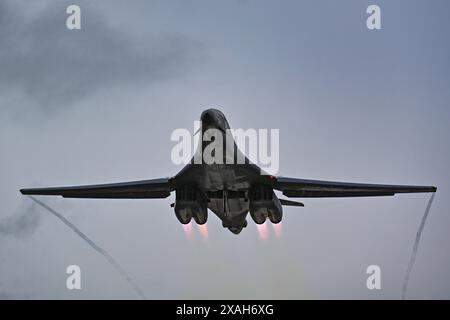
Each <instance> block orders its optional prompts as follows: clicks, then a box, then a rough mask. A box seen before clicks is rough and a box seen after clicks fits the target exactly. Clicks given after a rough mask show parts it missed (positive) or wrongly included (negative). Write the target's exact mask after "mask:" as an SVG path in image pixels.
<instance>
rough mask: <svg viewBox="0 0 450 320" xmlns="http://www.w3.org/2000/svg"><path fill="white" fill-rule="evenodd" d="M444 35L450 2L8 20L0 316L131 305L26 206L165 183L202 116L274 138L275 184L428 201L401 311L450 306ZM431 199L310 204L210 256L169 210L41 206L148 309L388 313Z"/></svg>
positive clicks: (3, 33) (129, 8)
mask: <svg viewBox="0 0 450 320" xmlns="http://www.w3.org/2000/svg"><path fill="white" fill-rule="evenodd" d="M69 4H78V5H79V6H80V7H81V12H82V18H81V19H82V21H81V26H82V29H81V31H69V30H67V29H66V26H65V19H66V17H67V15H66V13H65V10H66V7H67V6H68V5H69ZM369 4H378V5H379V6H380V7H381V19H382V29H381V30H376V31H370V30H368V29H367V28H366V17H367V14H366V8H367V6H368V5H369ZM449 19H450V2H449V1H447V0H434V1H431V2H430V1H425V0H422V1H415V0H411V1H406V0H403V1H381V0H377V1H364V0H345V1H331V0H330V1H324V0H322V1H317V0H314V1H313V0H309V1H256V0H247V1H237V0H236V1H205V0H203V1H201V0H183V1H181V0H179V1H175V0H171V1H143V0H142V1H138V0H136V1H132V2H125V1H113V0H109V1H105V0H103V1H100V0H98V1H82V0H77V1H48V0H39V1H32V2H31V1H12V0H0V152H1V157H0V176H1V179H0V208H1V210H0V298H3V299H5V298H6V299H16V298H31V299H41V298H57V299H80V298H87V299H98V298H106V299H108V298H113V299H117V298H125V299H133V298H138V296H136V294H135V292H133V291H132V289H130V287H129V286H128V284H127V283H126V282H125V281H124V280H123V278H121V277H120V276H119V275H118V274H117V272H116V271H115V270H114V269H113V268H112V267H111V266H110V265H109V264H108V263H107V262H106V261H105V260H104V259H103V258H102V257H101V256H99V255H98V254H97V253H96V252H94V251H93V250H92V249H91V248H90V247H89V246H88V245H87V244H86V243H85V242H83V241H82V240H81V239H80V238H78V237H77V236H76V235H75V234H74V233H72V232H71V231H70V230H69V229H67V227H66V226H65V225H63V224H62V223H61V222H60V221H58V220H57V219H55V218H54V217H53V216H51V215H49V213H47V212H45V211H43V210H42V209H41V208H40V207H36V206H34V205H33V204H32V202H31V201H30V199H28V198H26V197H24V196H21V195H20V194H19V191H18V190H19V189H20V188H22V187H33V186H58V185H61V186H62V185H77V184H91V183H102V182H119V181H130V180H139V179H148V178H157V177H164V176H170V175H173V174H175V173H176V172H177V171H178V170H179V169H180V167H179V166H175V165H173V164H172V162H171V160H170V151H171V148H172V147H173V143H172V142H171V141H170V134H171V132H172V131H173V130H174V129H176V128H187V129H191V128H192V126H193V121H194V120H197V119H198V118H199V116H200V113H201V111H202V110H204V109H206V108H209V107H216V108H219V109H221V110H222V111H223V112H224V113H225V115H226V116H227V118H228V120H229V122H230V124H231V126H232V127H236V128H278V129H280V138H281V146H280V170H279V173H280V175H284V176H292V177H299V178H311V179H327V180H343V181H355V182H369V183H370V182H373V183H394V184H422V185H436V186H437V187H438V192H437V194H436V197H435V201H434V203H433V207H432V208H431V213H430V216H429V220H428V222H427V225H426V226H425V230H424V232H423V235H422V243H421V246H420V248H419V253H418V256H417V262H416V265H415V267H414V269H413V272H412V274H411V282H410V285H409V291H408V295H407V297H408V298H426V299H438V298H447V299H448V298H450V277H449V275H448V272H449V270H450V241H449V240H450V236H449V230H450V210H449V208H450V196H449V188H450V170H449V163H450V152H449V138H450V125H449V120H450V106H449V101H450V90H448V87H449V83H450V62H449V57H450V45H449V39H450V24H449V22H448V21H449ZM191 130H192V129H191ZM429 196H430V195H429V194H412V195H398V196H395V197H380V198H360V199H305V200H304V202H305V208H300V209H296V208H287V209H286V210H285V214H284V220H283V235H282V237H281V238H280V239H278V238H276V237H275V234H274V231H273V229H272V228H269V237H268V239H267V240H266V241H261V240H260V239H259V238H258V233H257V230H256V227H255V225H254V223H249V226H248V228H247V229H245V230H244V231H243V232H242V233H241V234H240V235H239V236H235V235H233V234H231V233H230V232H229V231H228V230H225V229H223V228H222V226H221V224H220V221H219V220H218V219H217V218H216V217H214V216H211V217H210V219H209V222H208V230H209V240H208V241H207V242H205V241H203V240H202V239H201V238H200V235H199V233H198V232H197V231H196V230H194V231H196V232H195V234H194V238H193V239H192V240H190V241H188V240H186V238H185V236H184V234H183V229H182V227H181V225H180V223H179V222H178V221H177V219H176V217H175V215H174V213H173V211H172V209H171V208H170V207H169V204H170V203H171V202H172V201H173V195H172V196H171V197H170V198H168V199H164V200H81V199H62V198H59V197H58V198H42V199H43V200H44V201H45V202H46V203H48V204H49V205H50V206H52V207H53V208H55V209H56V210H58V211H60V212H61V213H63V214H64V215H65V216H66V217H67V218H69V219H70V220H71V221H72V222H73V223H74V224H76V225H77V226H78V227H79V228H80V229H81V230H82V231H83V232H84V233H86V234H87V235H89V236H90V237H91V238H92V239H93V240H94V241H96V242H97V243H98V244H99V245H100V246H102V247H104V248H105V249H107V250H108V251H109V252H110V253H111V254H112V255H113V256H114V257H115V258H116V260H118V261H119V262H120V263H121V264H122V266H123V267H124V268H125V269H126V270H127V272H128V273H129V274H131V275H132V277H133V279H134V280H135V282H137V283H138V284H139V286H140V287H141V288H142V290H143V291H144V292H145V293H146V295H147V296H148V297H149V298H153V299H164V298H166V299H168V298H178V299H185V298H190V299H197V298H200V299H201V298H203V299H210V298H225V299H227V298H246V299H247V298H255V299H257V298H287V299H315V298H323V299H336V298H338V299H342V298H344V299H346V298H358V299H361V298H363V299H366V298H367V299H380V298H385V299H397V298H400V296H401V286H402V281H403V277H404V274H405V271H406V267H407V263H408V260H409V256H410V253H411V250H412V245H413V240H414V238H415V234H416V231H417V227H418V225H419V222H420V219H421V217H422V214H423V212H424V210H425V207H426V204H427V201H428V199H429ZM249 222H250V221H249ZM70 264H77V265H79V266H80V267H81V270H82V289H81V290H79V291H76V290H73V291H69V290H67V289H66V287H65V281H66V276H67V275H66V274H65V270H66V267H67V266H68V265H70ZM372 264H376V265H379V266H380V267H381V271H382V289H381V290H371V291H370V290H368V289H367V288H366V278H367V274H366V268H367V266H368V265H372Z"/></svg>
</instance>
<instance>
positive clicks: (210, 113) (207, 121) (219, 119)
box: [200, 109, 229, 131]
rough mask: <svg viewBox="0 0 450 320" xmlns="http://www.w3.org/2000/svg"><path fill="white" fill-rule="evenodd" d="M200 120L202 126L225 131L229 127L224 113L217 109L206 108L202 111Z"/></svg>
mask: <svg viewBox="0 0 450 320" xmlns="http://www.w3.org/2000/svg"><path fill="white" fill-rule="evenodd" d="M200 121H201V122H202V126H203V127H204V128H208V127H213V128H217V129H220V130H222V131H225V130H226V129H229V125H228V122H227V120H226V118H225V116H224V114H223V113H222V112H221V111H220V110H217V109H207V110H205V111H203V112H202V115H201V116H200Z"/></svg>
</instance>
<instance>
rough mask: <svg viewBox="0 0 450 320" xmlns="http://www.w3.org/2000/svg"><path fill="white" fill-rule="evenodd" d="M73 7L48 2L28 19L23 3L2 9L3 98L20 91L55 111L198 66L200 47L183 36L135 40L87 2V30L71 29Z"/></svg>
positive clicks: (84, 14) (0, 75)
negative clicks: (99, 93) (92, 96)
mask: <svg viewBox="0 0 450 320" xmlns="http://www.w3.org/2000/svg"><path fill="white" fill-rule="evenodd" d="M69 4H70V3H69V2H67V3H66V2H58V3H55V2H51V4H49V5H47V6H46V7H44V8H41V9H40V10H34V11H33V10H28V11H27V12H28V13H27V14H25V13H22V11H24V9H27V8H26V7H23V5H22V6H20V5H17V4H15V3H14V4H13V3H12V1H2V2H1V3H0V48H1V49H0V70H1V72H0V93H3V94H4V93H8V92H18V93H19V96H24V97H25V98H26V99H31V101H32V102H33V103H32V105H34V106H38V107H39V108H41V109H43V110H48V111H54V110H55V109H56V108H61V107H62V106H64V105H69V104H71V103H73V102H74V101H76V100H78V99H81V98H84V97H86V96H88V95H89V94H92V93H94V92H96V91H97V90H100V89H105V88H111V87H115V86H121V87H122V86H124V85H125V86H132V85H148V84H152V83H155V82H158V81H162V80H166V79H171V78H174V77H179V76H182V75H183V74H184V73H185V72H186V71H187V70H188V69H189V68H190V67H191V66H192V65H195V63H196V62H198V61H200V59H199V57H201V56H202V51H203V50H202V45H201V44H200V43H198V42H197V41H194V40H192V39H190V38H189V37H186V36H184V35H181V34H163V35H151V36H150V35H148V34H147V33H146V34H145V36H142V37H138V36H136V35H135V33H132V32H129V33H127V32H126V30H125V29H124V28H118V27H113V26H111V25H110V24H109V23H108V21H107V20H106V18H105V17H104V16H102V15H101V14H100V13H99V12H98V10H96V9H95V8H94V7H93V5H92V4H90V3H89V2H83V1H81V2H79V4H80V7H81V10H82V11H81V17H82V24H81V26H82V30H68V29H67V28H66V23H65V21H66V18H67V14H66V13H65V9H66V7H67V5H69ZM83 4H85V5H83ZM26 5H27V7H28V6H31V4H29V3H28V2H27V4H26ZM41 5H42V4H41ZM25 11H26V10H25ZM29 12H32V14H30V13H29Z"/></svg>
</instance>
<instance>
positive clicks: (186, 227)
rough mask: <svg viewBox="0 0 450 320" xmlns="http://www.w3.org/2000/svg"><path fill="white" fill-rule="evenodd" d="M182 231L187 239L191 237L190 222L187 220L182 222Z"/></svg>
mask: <svg viewBox="0 0 450 320" xmlns="http://www.w3.org/2000/svg"><path fill="white" fill-rule="evenodd" d="M182 226H183V231H184V235H185V236H186V238H187V239H189V240H190V239H192V222H189V223H188V224H183V225H182Z"/></svg>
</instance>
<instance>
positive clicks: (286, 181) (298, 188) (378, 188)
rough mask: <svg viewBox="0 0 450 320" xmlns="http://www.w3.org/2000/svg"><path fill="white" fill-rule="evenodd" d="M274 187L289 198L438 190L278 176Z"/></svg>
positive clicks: (356, 195) (375, 194)
mask: <svg viewBox="0 0 450 320" xmlns="http://www.w3.org/2000/svg"><path fill="white" fill-rule="evenodd" d="M274 188H275V189H277V190H280V191H282V192H283V195H285V196H286V197H289V198H327V197H330V198H333V197H377V196H393V195H394V194H396V193H418V192H436V187H434V186H407V185H389V184H368V183H351V182H337V181H321V180H307V179H295V178H286V177H278V178H276V181H275V182H274Z"/></svg>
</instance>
